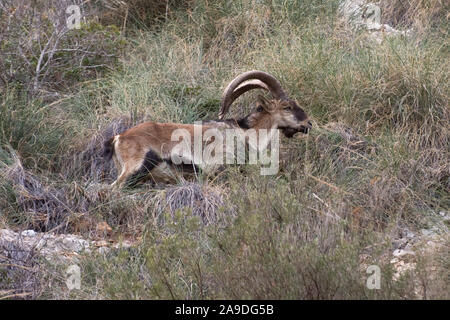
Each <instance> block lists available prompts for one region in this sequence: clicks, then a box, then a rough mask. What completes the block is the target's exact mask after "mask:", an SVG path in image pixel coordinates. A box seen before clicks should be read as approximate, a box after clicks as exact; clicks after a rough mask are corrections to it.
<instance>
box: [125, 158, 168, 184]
mask: <svg viewBox="0 0 450 320" xmlns="http://www.w3.org/2000/svg"><path fill="white" fill-rule="evenodd" d="M161 162H163V160H162V159H161V157H160V156H159V155H158V154H157V153H156V152H155V151H153V150H150V151H148V152H147V153H146V154H145V159H144V162H143V163H142V165H141V167H140V168H139V170H137V171H136V172H135V173H133V174H132V175H131V176H130V177H129V178H128V179H127V180H128V183H127V185H128V187H135V186H136V184H137V183H139V182H141V181H142V180H143V179H144V178H145V177H147V176H148V174H149V173H150V171H152V170H153V168H155V167H156V166H157V165H159V164H160V163H161Z"/></svg>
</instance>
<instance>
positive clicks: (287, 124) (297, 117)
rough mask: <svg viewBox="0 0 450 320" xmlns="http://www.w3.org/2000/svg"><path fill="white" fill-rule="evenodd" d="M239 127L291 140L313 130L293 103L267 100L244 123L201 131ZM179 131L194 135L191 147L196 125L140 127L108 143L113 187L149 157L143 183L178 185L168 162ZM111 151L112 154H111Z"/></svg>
mask: <svg viewBox="0 0 450 320" xmlns="http://www.w3.org/2000/svg"><path fill="white" fill-rule="evenodd" d="M239 123H241V124H243V123H245V124H246V125H245V127H244V128H242V129H243V130H245V129H247V128H252V129H256V132H257V134H258V129H277V128H279V129H282V130H283V132H284V133H285V135H286V136H288V137H291V136H292V135H293V134H292V132H294V133H296V132H299V131H301V130H302V128H310V127H311V124H310V122H309V121H308V117H307V115H306V113H304V111H303V110H302V109H301V108H300V107H298V106H297V105H296V103H295V102H294V101H292V100H290V101H279V100H267V99H265V98H263V97H260V99H259V102H258V107H257V108H256V109H255V110H253V111H252V112H251V113H250V114H249V115H248V116H246V117H245V118H243V119H241V120H232V119H230V120H226V121H209V122H206V123H205V124H204V125H202V126H201V130H202V133H204V132H205V131H206V130H208V129H211V128H216V129H218V130H223V129H228V128H239ZM176 129H184V130H187V131H188V132H189V134H190V135H191V143H193V141H194V139H193V138H192V137H193V136H194V125H193V124H178V123H156V122H145V123H141V124H139V125H137V126H135V127H133V128H131V129H129V130H127V131H125V132H123V133H121V134H119V135H116V136H115V137H114V138H112V139H110V140H108V141H107V142H106V143H105V156H106V157H109V156H110V154H111V153H112V158H113V160H114V163H115V165H116V167H117V169H118V172H119V176H118V178H117V180H116V181H115V182H114V183H113V185H119V186H121V185H123V184H124V182H125V181H126V180H127V179H128V178H129V177H130V176H131V175H133V174H136V173H137V172H139V170H142V169H143V168H142V167H143V165H144V163H145V161H146V157H148V156H149V154H150V156H151V157H153V158H154V159H153V162H150V164H151V170H149V171H150V172H149V174H148V176H146V177H143V178H142V179H141V180H148V179H151V180H153V181H155V182H158V181H164V182H173V181H175V179H176V175H175V172H174V170H173V168H172V167H171V165H170V160H169V159H170V157H171V152H172V149H173V148H174V147H175V146H176V145H177V144H178V143H179V141H171V137H172V133H173V131H174V130H176ZM305 131H307V129H305ZM305 133H306V132H305ZM258 138H259V137H258ZM109 147H111V148H112V150H110V149H109ZM108 151H110V152H109V153H108ZM147 160H148V159H147ZM153 164H154V166H153ZM144 169H145V168H144Z"/></svg>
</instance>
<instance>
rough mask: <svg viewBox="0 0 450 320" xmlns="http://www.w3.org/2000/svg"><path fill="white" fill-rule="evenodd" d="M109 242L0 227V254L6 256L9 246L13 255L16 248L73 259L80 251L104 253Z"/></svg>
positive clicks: (126, 244) (124, 244) (50, 257)
mask: <svg viewBox="0 0 450 320" xmlns="http://www.w3.org/2000/svg"><path fill="white" fill-rule="evenodd" d="M131 245H132V244H131V243H130V242H126V241H124V242H122V243H116V244H111V246H112V247H117V248H128V247H130V246H131ZM109 246H110V244H109V243H108V242H107V241H91V240H85V239H83V238H81V237H80V236H77V235H74V234H53V233H44V232H35V231H33V230H25V231H22V232H14V231H12V230H8V229H0V256H4V257H8V256H9V255H10V252H9V251H10V248H15V249H14V250H15V252H14V255H17V254H18V253H17V252H18V250H19V251H20V252H23V253H24V254H26V253H27V252H28V253H29V252H37V253H38V255H40V256H42V257H44V258H45V259H47V260H51V261H53V260H55V259H60V260H61V259H62V260H68V259H74V258H76V257H77V256H78V255H79V254H81V253H90V252H92V251H93V250H96V251H98V252H101V253H106V252H107V251H108V250H109ZM17 248H19V249H17Z"/></svg>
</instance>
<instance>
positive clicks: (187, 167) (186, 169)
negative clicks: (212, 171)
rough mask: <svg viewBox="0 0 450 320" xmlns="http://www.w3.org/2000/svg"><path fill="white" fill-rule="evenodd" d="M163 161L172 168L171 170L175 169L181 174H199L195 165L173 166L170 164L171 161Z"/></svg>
mask: <svg viewBox="0 0 450 320" xmlns="http://www.w3.org/2000/svg"><path fill="white" fill-rule="evenodd" d="M164 161H165V162H166V163H167V164H168V165H170V166H172V167H173V168H176V169H178V170H180V171H181V172H183V173H196V172H199V168H198V166H197V165H195V164H192V163H180V164H175V163H173V162H172V160H171V159H164Z"/></svg>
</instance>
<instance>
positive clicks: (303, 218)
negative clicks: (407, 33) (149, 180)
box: [0, 0, 450, 299]
mask: <svg viewBox="0 0 450 320" xmlns="http://www.w3.org/2000/svg"><path fill="white" fill-rule="evenodd" d="M105 3H106V2H105ZM111 3H112V4H113V2H111ZM255 3H256V2H255V1H247V0H243V1H233V2H226V3H225V2H224V3H221V2H217V3H216V2H211V1H203V0H198V1H192V2H190V3H189V6H188V8H187V9H186V7H182V8H181V9H180V10H177V7H178V5H180V3H179V2H177V1H174V2H172V1H169V5H170V7H169V11H170V13H168V15H167V18H166V16H165V11H164V10H166V8H162V6H161V2H159V3H158V4H156V3H153V2H148V3H147V4H144V3H143V2H140V1H136V2H133V5H136V8H138V7H139V6H141V5H142V6H144V5H148V8H153V7H152V6H153V5H155V6H157V7H158V10H157V12H158V13H157V15H158V16H159V17H163V19H161V20H160V21H159V22H155V18H156V16H155V15H152V14H146V15H145V16H141V17H138V19H137V20H140V21H142V20H146V19H150V20H151V22H149V23H145V25H146V26H145V27H144V26H143V24H142V23H141V24H140V23H137V20H136V21H134V22H131V20H129V21H130V23H127V24H126V26H125V27H123V20H119V19H115V20H116V22H117V21H119V22H120V27H121V28H122V29H121V31H120V32H121V33H122V34H125V35H127V43H128V45H129V46H128V49H127V50H126V51H127V53H126V54H125V55H123V57H122V59H121V61H120V64H119V65H118V67H117V68H116V69H115V70H114V71H113V72H111V74H109V75H107V76H106V77H105V78H98V79H96V81H89V82H83V83H82V84H79V85H78V86H77V87H76V88H73V89H72V91H70V93H68V94H67V95H66V96H65V97H64V98H63V99H58V100H55V101H53V102H50V103H48V101H42V100H41V99H37V98H30V97H28V96H26V95H22V94H20V92H21V87H20V86H17V83H8V86H7V87H4V88H3V89H2V96H1V97H0V107H1V112H2V118H1V119H0V132H1V134H2V135H1V137H0V143H1V149H0V170H1V173H0V210H1V211H2V215H1V216H0V225H2V226H5V227H9V228H14V229H24V228H27V229H29V228H31V229H34V230H39V231H40V230H50V229H55V228H56V229H57V230H58V231H59V232H65V231H69V232H72V233H77V234H80V235H82V236H84V237H88V238H96V237H98V235H97V234H96V226H97V224H98V223H103V222H106V223H107V224H108V225H109V226H111V228H112V231H111V234H109V235H108V236H106V237H105V236H104V235H103V236H102V237H104V238H105V239H106V240H113V241H121V240H124V239H126V240H131V241H132V242H133V243H137V245H135V246H134V247H132V248H130V249H119V250H112V251H111V252H109V253H108V255H102V254H93V255H86V256H83V257H82V258H81V260H80V262H79V263H80V266H81V268H82V283H83V288H82V290H81V291H77V292H74V291H72V292H70V293H69V292H67V290H66V288H65V284H64V281H62V280H61V279H63V277H61V278H58V277H56V276H55V274H58V271H57V270H55V271H52V272H55V273H54V274H53V273H52V274H49V273H46V272H44V271H42V269H39V270H40V271H36V272H37V273H36V272H35V273H33V276H35V275H36V274H39V276H40V280H41V281H44V282H45V281H47V280H48V281H53V284H54V285H53V286H52V287H51V288H50V287H47V288H46V289H45V290H44V292H43V291H41V289H36V290H35V291H36V292H35V293H34V294H33V296H31V297H32V298H39V297H50V298H80V299H86V298H101V299H105V298H113V299H116V298H126V299H130V298H149V299H160V298H168V299H171V298H186V299H199V298H208V299H209V298H224V299H228V298H235V299H241V298H255V299H265V298H273V299H282V298H288V299H337V298H339V299H347V298H353V299H377V298H378V299H388V298H399V299H402V298H417V297H424V295H423V294H422V293H423V292H425V291H426V292H427V294H426V295H425V296H426V298H432V299H439V298H446V297H447V296H448V294H447V293H446V292H448V290H446V289H445V288H447V287H448V281H446V280H445V277H444V278H443V279H444V280H443V281H441V282H435V281H433V279H435V278H433V277H435V273H433V272H429V270H430V267H432V268H435V269H433V270H439V272H441V271H442V270H446V269H448V268H447V264H448V263H447V262H446V261H445V259H439V256H443V254H442V253H439V252H440V251H439V252H434V251H432V252H431V251H429V252H423V254H422V253H419V252H418V253H417V255H418V256H417V260H418V261H422V260H423V261H424V262H423V263H422V264H420V263H418V264H417V269H416V270H415V272H413V273H411V274H408V275H406V276H405V277H404V279H402V280H399V281H393V280H392V275H393V274H394V270H392V265H391V264H390V262H389V261H390V258H391V255H392V251H393V244H392V243H393V242H395V241H397V240H398V238H401V237H403V235H404V234H405V233H407V230H412V232H414V233H417V234H420V230H421V229H426V230H432V228H435V230H438V231H435V232H438V233H439V234H445V233H448V224H445V223H444V222H443V218H442V217H441V215H440V213H442V212H448V211H449V208H450V196H449V189H450V164H449V160H448V159H449V151H448V144H449V137H450V134H449V130H448V123H449V122H450V112H449V108H448V105H449V102H450V97H449V95H448V83H449V78H448V74H450V72H449V67H450V65H449V63H448V61H449V59H448V50H446V46H447V45H448V36H444V35H443V33H442V30H443V29H442V26H444V25H445V23H446V21H447V17H446V16H445V14H444V13H443V12H444V11H445V5H444V2H440V1H429V2H427V1H420V2H418V1H409V2H405V1H393V2H392V1H389V3H388V2H386V1H382V2H381V3H380V5H381V6H382V9H383V12H385V14H384V15H383V19H385V20H384V21H382V22H384V23H389V24H392V25H393V26H395V27H398V28H403V27H404V28H406V27H407V28H414V30H415V32H414V33H413V35H414V36H413V37H412V38H392V39H387V40H385V41H384V42H382V43H381V44H379V45H375V44H374V43H371V42H367V41H366V40H367V39H366V38H365V37H364V34H361V33H360V32H359V31H354V30H351V29H349V26H346V25H343V24H341V23H339V21H338V19H337V18H336V8H337V4H338V1H327V2H323V1H312V2H304V1H296V2H286V1H281V0H276V1H258V5H255ZM400 7H401V8H400ZM146 8H147V7H146ZM122 9H123V8H122ZM122 9H121V10H122ZM129 10H131V9H129ZM443 10H444V11H443ZM163 11H164V12H163ZM117 12H119V11H117V10H116V11H111V12H110V14H111V15H112V16H114V15H115V14H117ZM130 12H131V11H130ZM142 12H145V11H142ZM139 14H141V12H140V13H139ZM131 16H132V15H130V18H129V19H131ZM102 19H103V20H102ZM108 19H110V18H108V16H107V15H105V16H104V17H103V18H100V20H99V21H100V23H105V24H106V22H105V21H109V20H108ZM156 20H158V19H156ZM148 21H149V20H148ZM430 21H432V22H433V23H431V24H430V23H428V22H430ZM108 23H109V22H108ZM153 23H156V24H155V25H152V24H153ZM150 30H151V31H150ZM131 35H132V36H131ZM186 35H189V36H186ZM250 69H262V70H266V71H268V72H270V73H272V74H274V75H275V76H276V77H278V78H279V79H280V80H281V82H282V83H283V85H284V86H285V87H286V89H287V91H288V92H289V93H290V95H291V96H292V97H293V98H295V99H297V101H298V102H299V103H300V104H301V105H302V107H304V108H305V110H307V111H308V113H309V114H310V116H311V118H312V120H313V122H314V130H312V131H311V132H310V134H309V135H308V136H306V137H301V138H298V139H291V140H287V139H283V141H282V159H281V160H282V161H281V165H280V172H279V173H278V174H277V175H275V176H271V177H262V176H260V175H259V168H258V167H254V166H249V165H248V166H247V165H243V166H239V167H228V168H227V169H226V170H224V171H222V172H220V173H219V174H218V175H216V176H211V177H203V176H199V177H197V178H193V179H191V180H188V181H186V180H183V179H180V181H179V183H177V184H174V185H168V186H167V185H158V186H151V185H150V184H145V185H143V186H140V187H139V188H137V189H131V190H129V189H127V190H112V189H111V188H109V187H108V184H110V183H111V182H112V181H113V180H114V178H115V176H116V172H115V168H114V166H113V164H112V162H105V161H104V159H102V157H101V153H102V148H103V142H104V141H105V140H106V139H108V138H110V137H112V136H113V135H114V134H117V133H120V132H122V131H123V130H126V129H127V128H129V127H130V126H133V125H135V124H137V123H140V122H142V121H145V120H153V121H161V122H163V121H164V122H169V121H170V122H182V123H192V122H193V121H196V120H203V119H206V118H212V117H214V116H216V113H217V110H218V108H219V103H220V101H219V98H218V97H220V94H221V90H222V89H223V87H224V85H225V84H226V83H227V82H228V81H229V80H230V79H232V78H233V77H234V76H235V75H236V74H237V73H239V72H241V71H245V70H250ZM66 93H67V91H66ZM253 97H254V95H253V94H248V95H247V96H245V97H243V98H242V99H240V100H239V101H237V103H236V105H235V108H234V110H232V111H233V114H234V115H243V114H244V113H245V112H246V111H248V109H249V108H250V107H251V106H250V105H249V104H250V102H251V101H252V99H253ZM30 115H31V116H30ZM433 230H434V229H433ZM444 248H445V247H444ZM362 257H364V259H363V258H362ZM422 258H423V259H422ZM420 259H422V260H420ZM362 260H364V261H363V262H361V261H362ZM33 261H34V260H33ZM366 264H377V265H379V266H380V267H381V269H382V274H383V279H382V287H383V290H379V291H376V292H375V291H370V290H368V289H367V288H366V287H365V282H364V281H365V280H364V279H366V274H365V269H364V268H363V266H364V265H366ZM0 270H2V269H1V268H0ZM8 270H9V269H8ZM18 270H19V269H17V270H16V271H18ZM0 272H2V271H0ZM7 272H9V271H7ZM8 275H9V273H8ZM8 277H9V278H11V279H13V278H14V276H13V275H10V276H8ZM27 277H28V276H20V278H23V279H27ZM46 277H48V278H46ZM30 279H31V278H30ZM43 279H46V280H43ZM49 279H51V280H49ZM27 281H28V280H27ZM27 281H25V282H26V283H28V282H27ZM14 283H15V284H16V285H15V286H11V285H10V284H8V286H4V287H0V290H14V291H8V293H7V294H8V295H9V294H12V295H14V294H21V293H23V292H28V291H32V290H34V289H29V288H31V287H29V286H28V285H27V284H24V283H22V282H20V281H19V280H17V281H15V282H14ZM30 283H31V282H30ZM417 283H420V286H419V287H420V292H422V293H421V295H418V296H415V295H414V292H415V290H416V289H417ZM21 287H23V288H25V289H26V290H25V289H24V290H21V289H20V288H21ZM36 288H37V287H36Z"/></svg>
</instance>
